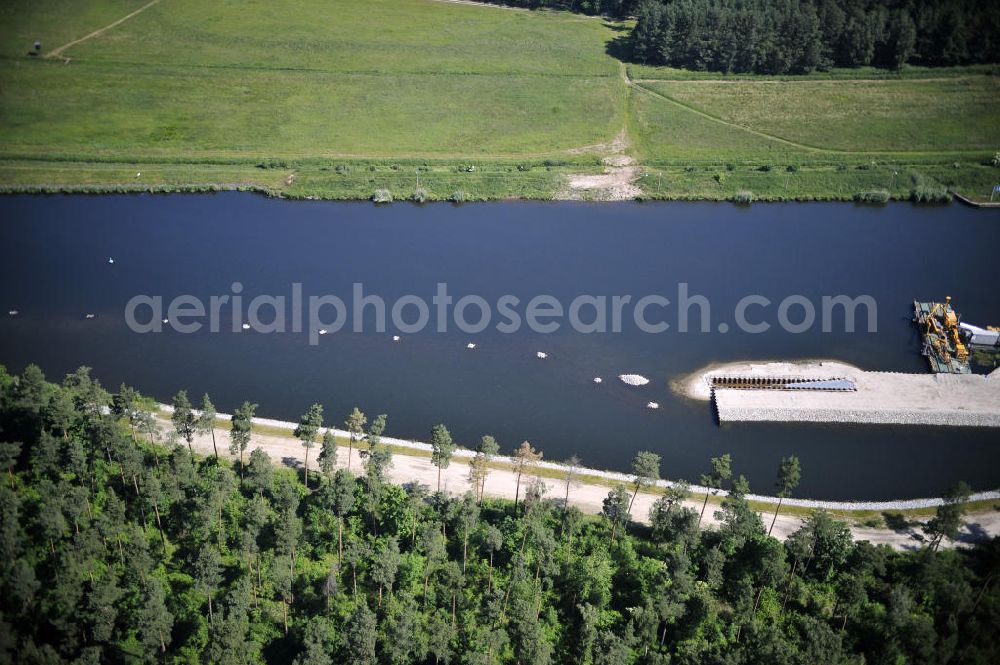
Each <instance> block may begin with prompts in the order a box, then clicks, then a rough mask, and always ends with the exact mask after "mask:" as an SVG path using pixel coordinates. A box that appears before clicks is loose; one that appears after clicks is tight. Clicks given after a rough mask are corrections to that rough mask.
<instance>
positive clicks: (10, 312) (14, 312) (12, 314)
mask: <svg viewBox="0 0 1000 665" xmlns="http://www.w3.org/2000/svg"><path fill="white" fill-rule="evenodd" d="M7 314H8V315H10V316H17V310H16V309H12V310H10V311H9V312H7Z"/></svg>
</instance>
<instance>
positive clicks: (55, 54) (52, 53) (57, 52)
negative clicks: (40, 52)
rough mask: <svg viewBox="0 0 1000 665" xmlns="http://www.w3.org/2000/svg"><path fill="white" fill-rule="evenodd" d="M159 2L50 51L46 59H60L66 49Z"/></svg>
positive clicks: (154, 1) (140, 8)
mask: <svg viewBox="0 0 1000 665" xmlns="http://www.w3.org/2000/svg"><path fill="white" fill-rule="evenodd" d="M159 1H160V0H153V1H152V2H150V3H149V4H145V5H143V6H142V7H139V9H137V10H135V11H134V12H132V13H131V14H128V15H126V16H123V17H121V18H120V19H118V20H117V21H115V22H114V23H109V24H107V25H106V26H104V27H103V28H100V29H98V30H94V31H93V32H92V33H90V34H89V35H84V36H83V37H80V38H79V39H74V40H73V41H71V42H69V43H68V44H63V45H62V46H60V47H59V48H57V49H54V50H52V51H49V52H48V53H46V54H45V57H46V58H58V57H59V56H61V55H62V53H63V51H65V50H66V49H68V48H69V47H70V46H76V45H77V44H79V43H80V42H85V41H87V40H88V39H90V38H91V37H97V36H98V35H100V34H101V33H104V32H107V31H108V30H110V29H111V28H114V27H116V26H119V25H121V24H122V23H124V22H125V21H127V20H129V19H130V18H132V17H133V16H135V15H137V14H141V13H142V12H144V11H146V10H147V9H149V8H150V7H152V6H153V5H155V4H157V3H158V2H159Z"/></svg>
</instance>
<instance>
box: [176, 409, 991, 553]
mask: <svg viewBox="0 0 1000 665" xmlns="http://www.w3.org/2000/svg"><path fill="white" fill-rule="evenodd" d="M162 408H163V410H164V411H165V412H169V407H166V406H164V407H162ZM219 415H220V417H222V418H227V417H228V416H227V415H226V414H219ZM160 422H161V424H162V425H163V427H164V428H165V429H169V428H170V422H169V415H167V416H166V418H161V421H160ZM254 422H255V423H257V424H260V425H264V426H270V427H275V428H279V429H284V430H288V431H289V435H288V436H279V435H275V434H263V433H255V434H254V435H253V439H252V441H251V444H250V450H253V449H254V448H262V449H264V450H265V451H266V452H267V453H268V455H270V456H271V459H272V460H274V461H275V462H276V463H279V462H280V463H282V464H284V465H286V466H292V467H297V468H300V467H301V464H302V461H303V459H304V453H305V449H304V448H303V447H302V446H301V445H300V443H299V442H298V441H297V440H296V439H294V438H291V436H290V433H291V430H292V429H294V428H295V424H294V423H288V422H284V421H278V420H270V419H266V418H257V419H255V420H254ZM335 432H336V433H337V435H338V436H346V435H347V433H346V432H344V431H342V430H335ZM215 438H216V443H217V445H218V447H219V452H220V454H222V455H225V456H227V457H229V455H228V451H229V430H228V428H223V427H219V428H216V430H215ZM383 441H384V442H385V443H387V444H390V445H393V446H398V447H401V448H410V449H412V450H413V451H414V454H413V455H409V454H396V455H394V456H393V460H392V467H391V469H390V470H389V476H390V478H391V479H392V481H393V482H396V483H408V482H418V483H421V484H423V485H427V486H428V487H430V488H432V489H434V488H436V487H437V469H436V468H435V467H434V466H432V465H431V462H430V459H429V458H428V457H426V456H418V455H420V454H427V453H428V452H429V450H430V446H428V445H427V444H424V443H419V442H414V441H405V440H401V439H394V438H391V437H383ZM194 447H195V448H196V449H197V451H198V452H199V453H202V454H211V453H212V437H211V436H209V435H205V436H197V437H195V440H194ZM318 453H319V447H318V446H317V447H316V448H313V450H312V451H311V454H310V456H309V458H310V461H309V464H310V467H312V468H315V464H316V462H315V459H316V455H317V454H318ZM247 454H249V450H248V451H247ZM472 455H473V453H472V452H471V451H469V450H464V449H459V450H457V451H456V452H455V457H454V458H453V459H452V463H451V465H450V466H449V467H448V468H447V469H444V470H443V471H442V473H441V489H442V490H443V491H447V492H449V493H452V494H462V493H464V492H466V491H470V490H471V486H470V485H469V483H468V474H469V467H468V461H469V459H471V457H472ZM337 462H338V465H340V466H342V467H343V466H346V465H347V449H346V446H345V445H341V446H340V449H339V451H338V456H337ZM496 462H498V463H501V464H502V463H505V462H507V463H509V462H510V458H508V457H498V458H497V459H496ZM542 466H544V467H545V468H546V469H560V468H561V465H559V464H556V463H553V462H543V463H542ZM351 470H352V471H354V472H355V473H360V472H361V460H360V456H359V455H358V452H357V451H355V452H354V455H353V457H352V461H351ZM580 471H581V473H582V474H584V475H587V476H591V477H597V478H600V479H601V480H602V481H603V482H602V483H601V484H597V483H583V484H580V485H577V486H574V487H573V488H572V490H571V492H570V503H571V504H573V505H575V506H577V507H578V508H580V509H581V510H583V511H584V512H588V513H592V514H596V513H599V512H600V511H601V507H602V502H603V501H604V498H605V497H606V496H607V494H608V489H609V486H610V485H611V484H613V483H614V482H616V481H617V482H627V481H628V480H630V477H629V476H628V475H626V474H621V473H615V472H610V471H600V470H597V469H581V470H580ZM542 480H543V482H544V483H545V485H546V487H547V488H548V492H547V494H546V495H547V496H548V497H551V498H559V497H563V496H565V491H566V490H565V484H564V483H562V482H561V481H559V480H558V479H554V478H543V479H542ZM667 482H668V481H660V483H659V485H660V486H661V487H662V486H665V485H666V484H667ZM516 484H517V476H516V475H515V474H514V473H513V472H512V471H510V470H509V469H496V468H494V469H491V471H490V474H489V477H488V479H487V481H486V493H487V494H488V495H490V496H494V497H502V498H506V499H513V498H514V492H515V489H516ZM523 484H524V482H523V480H522V485H523ZM692 489H694V491H697V490H698V489H699V488H697V487H696V486H695V487H693V488H692ZM723 494H724V493H723ZM993 494H994V495H996V497H997V498H1000V493H997V492H994V493H993ZM522 495H523V487H522ZM657 498H658V494H653V493H651V492H640V493H639V495H638V496H637V497H636V500H635V505H634V506H633V508H632V518H633V519H634V520H635V521H638V522H647V521H648V515H649V509H650V508H651V507H652V505H653V502H654V501H655V500H656V499H657ZM751 498H754V499H757V500H760V501H763V502H775V501H776V499H774V498H773V497H757V496H753V495H752V496H751ZM938 501H939V500H937V499H926V500H919V501H917V502H907V501H903V502H880V503H877V504H875V503H864V504H861V503H859V504H851V503H842V502H825V501H815V502H814V501H809V500H804V499H799V500H795V499H786V500H785V505H786V506H788V505H797V504H806V505H807V506H810V507H826V508H831V509H842V510H850V509H851V507H852V506H853V507H855V509H868V508H869V507H870V506H874V507H873V508H871V509H885V510H891V509H901V508H907V507H913V508H916V507H920V505H914V504H915V503H920V504H921V505H923V504H932V503H936V502H938ZM686 505H687V506H688V507H690V508H694V509H696V510H699V511H700V510H701V501H700V500H692V501H688V502H686ZM713 512H714V507H713V506H711V505H710V506H709V508H708V510H706V512H705V522H704V524H705V525H706V526H710V527H711V526H714V525H715V524H716V521H715V518H714V516H713ZM772 514H773V513H768V512H767V511H764V512H763V513H762V517H763V519H764V523H765V525H770V522H771V516H772ZM969 521H970V522H971V523H973V524H975V527H974V530H973V529H967V537H969V538H971V537H972V534H973V533H983V532H985V533H987V534H989V535H995V534H1000V512H996V511H991V512H989V513H983V514H981V515H976V516H974V517H970V520H969ZM801 524H802V520H801V518H799V517H796V516H794V515H785V514H782V515H779V516H778V520H777V522H776V523H775V525H774V535H775V536H776V537H778V538H782V539H784V538H786V537H787V536H788V535H790V534H791V533H792V532H794V531H795V530H797V529H798V528H799V527H800V526H801ZM854 534H855V538H856V539H861V540H870V541H872V542H874V543H886V544H889V545H892V546H893V547H895V548H897V549H906V548H914V547H919V545H920V541H919V540H918V539H917V538H916V537H915V534H916V532H915V531H913V530H907V531H902V532H896V531H891V530H886V529H866V528H854Z"/></svg>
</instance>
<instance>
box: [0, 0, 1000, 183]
mask: <svg viewBox="0 0 1000 665" xmlns="http://www.w3.org/2000/svg"><path fill="white" fill-rule="evenodd" d="M145 4H146V3H139V2H137V1H133V0H94V2H90V3H87V7H86V8H82V9H81V7H80V6H79V4H78V3H73V2H70V0H35V1H29V0H12V2H9V3H5V5H4V7H3V8H0V120H2V121H0V191H6V192H36V191H79V192H93V193H104V192H108V193H111V192H129V191H218V190H234V189H235V190H250V191H258V192H263V193H266V194H269V195H273V196H283V197H288V198H300V199H301V198H316V199H367V198H371V197H372V195H373V194H374V193H375V192H376V191H377V190H387V191H388V192H389V193H390V194H391V196H392V198H393V200H407V199H417V200H430V201H435V200H441V201H444V200H469V201H473V200H491V199H505V198H522V199H552V198H582V199H601V198H602V197H603V195H604V192H602V191H600V190H599V189H598V190H596V191H594V190H589V191H571V188H569V186H568V183H570V181H571V176H574V175H588V174H598V173H601V172H602V171H603V170H604V168H605V167H604V165H603V163H602V160H604V159H606V158H609V157H611V156H627V157H630V158H632V160H633V162H634V163H635V164H636V165H637V167H638V168H637V169H636V171H635V177H636V180H635V184H636V185H637V186H638V187H639V188H640V190H641V192H642V193H641V195H640V196H639V198H646V199H663V200H673V199H706V200H737V199H739V198H741V196H746V195H745V194H742V193H743V192H750V193H751V194H752V199H753V200H853V199H856V198H858V197H859V196H860V195H863V194H864V193H866V192H869V193H870V192H875V193H876V194H875V196H874V199H875V200H877V199H882V198H892V199H900V200H903V199H910V198H913V197H914V196H915V195H916V196H919V197H921V198H925V199H929V200H932V201H933V200H944V199H947V198H948V193H949V192H951V191H954V192H960V193H962V194H964V195H966V196H968V197H969V198H971V199H973V200H984V199H988V197H989V193H990V191H991V189H992V187H993V185H994V184H996V183H997V182H998V181H1000V168H996V167H994V166H993V165H992V159H993V156H994V155H995V154H996V152H997V150H998V149H1000V109H998V108H997V105H996V103H995V102H996V100H997V99H998V98H1000V78H998V77H996V76H995V75H996V73H997V68H996V67H993V66H975V67H966V68H962V67H953V68H943V69H922V68H917V67H907V68H904V69H903V70H901V71H900V72H887V71H885V70H875V69H870V68H865V69H859V70H834V71H831V72H819V73H815V74H812V75H809V76H806V77H764V76H738V77H722V76H720V75H718V74H713V73H710V72H686V71H682V70H675V69H670V68H664V67H660V68H653V67H643V66H638V65H627V66H626V65H624V64H623V63H621V62H620V61H619V60H618V59H616V58H615V57H614V56H613V55H612V53H617V52H619V50H620V49H619V48H618V47H619V44H620V41H621V39H622V38H623V36H624V35H626V34H627V30H628V29H629V27H630V25H629V23H628V22H624V23H614V22H609V21H606V20H603V19H599V18H594V17H585V16H580V15H575V14H569V13H565V12H551V11H536V12H528V11H512V10H506V9H503V8H498V7H495V6H469V5H461V4H453V3H446V2H435V1H434V0H340V1H339V2H333V3H331V2H326V1H324V0H302V2H300V3H297V4H296V10H295V12H288V11H286V10H285V9H284V8H282V7H280V6H274V5H273V3H268V2H264V1H263V0H251V1H250V2H247V3H240V4H238V5H236V4H230V3H207V4H206V3H201V2H197V1H196V0H170V2H159V3H155V4H153V5H151V6H149V7H148V8H146V9H144V10H143V11H141V12H139V13H136V14H135V15H133V16H130V18H128V20H126V21H123V22H121V23H119V24H115V25H113V27H110V28H108V29H107V30H105V31H103V32H100V33H99V34H97V35H95V36H93V37H90V38H88V39H84V40H83V41H79V42H77V43H73V42H76V40H79V39H80V38H81V37H84V36H86V35H88V34H91V33H93V32H95V31H98V30H100V29H101V28H105V27H108V26H109V25H112V24H114V23H115V22H116V21H117V20H118V19H121V18H122V17H125V16H129V15H130V13H131V12H134V11H135V10H136V9H137V8H138V7H140V6H142V5H145ZM35 39H40V40H41V41H42V44H43V48H42V55H41V56H40V57H34V56H28V55H27V54H26V53H27V51H28V50H30V49H31V47H32V44H33V42H34V40H35ZM66 44H72V45H71V46H68V47H67V48H65V49H63V48H62V47H63V46H65V45H66ZM867 198H872V197H870V196H869V197H867Z"/></svg>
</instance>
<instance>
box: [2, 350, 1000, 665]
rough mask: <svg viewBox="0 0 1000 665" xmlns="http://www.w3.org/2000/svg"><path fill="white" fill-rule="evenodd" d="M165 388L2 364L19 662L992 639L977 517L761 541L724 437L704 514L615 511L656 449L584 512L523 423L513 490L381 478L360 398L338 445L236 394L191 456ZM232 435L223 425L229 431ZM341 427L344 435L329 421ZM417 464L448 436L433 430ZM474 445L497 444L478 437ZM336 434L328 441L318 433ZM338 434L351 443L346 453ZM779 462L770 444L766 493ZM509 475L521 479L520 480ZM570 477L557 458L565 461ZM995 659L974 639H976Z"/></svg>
mask: <svg viewBox="0 0 1000 665" xmlns="http://www.w3.org/2000/svg"><path fill="white" fill-rule="evenodd" d="M201 406H203V407H205V409H204V411H203V412H202V413H204V414H205V415H204V417H202V416H201V415H200V414H199V413H196V412H194V411H192V410H191V404H190V402H189V401H188V400H187V398H186V395H183V394H179V395H178V397H177V399H175V409H174V410H173V412H172V414H171V430H172V431H171V432H170V434H169V436H168V437H167V441H166V442H165V443H162V444H157V443H152V442H151V441H150V439H149V438H148V437H149V435H150V434H155V429H156V427H157V425H156V423H155V421H154V419H153V418H152V409H153V408H154V407H155V404H154V402H153V401H152V400H149V399H145V398H143V397H142V396H141V395H139V394H138V393H136V392H135V391H134V390H131V389H129V388H126V387H124V386H123V387H122V388H121V389H120V390H119V391H118V392H117V393H116V394H109V393H108V392H106V391H105V390H104V389H103V388H102V387H101V386H100V385H99V384H98V383H97V382H96V381H95V380H93V379H92V378H91V377H90V375H89V373H88V371H87V370H86V369H85V368H84V369H81V370H78V371H76V372H74V373H72V374H70V375H68V376H67V377H66V380H65V381H64V382H63V383H61V384H53V383H49V382H47V381H46V380H45V378H44V376H43V375H42V374H41V372H40V371H39V370H38V369H37V368H35V367H29V368H28V369H26V370H25V371H24V372H23V373H22V374H21V375H19V376H16V377H15V376H10V375H8V374H7V372H6V371H3V370H0V426H2V430H0V431H2V435H0V464H2V467H3V470H4V478H3V481H4V482H2V483H0V511H2V515H3V520H2V522H0V525H2V532H0V535H2V538H0V554H2V559H0V560H2V563H0V590H2V600H0V622H2V624H3V627H4V631H3V635H4V638H5V640H4V645H3V649H4V656H5V657H15V656H16V658H17V660H18V661H19V662H26V663H35V662H46V663H57V662H70V661H73V662H81V661H82V662H125V661H132V660H141V661H148V662H178V663H179V662H195V661H201V662H227V663H228V662H231V663H257V662H270V663H292V662H295V663H302V664H306V663H309V664H327V663H350V664H375V663H387V664H389V663H439V662H460V663H497V664H501V663H521V664H528V663H532V664H537V665H545V664H547V663H556V662H578V663H594V664H598V663H615V664H625V665H627V664H633V663H636V664H638V663H666V662H672V663H692V664H693V663H705V662H719V663H722V662H747V663H750V662H775V663H814V662H828V663H861V662H865V663H896V662H901V661H907V662H928V663H930V662H933V663H947V662H956V663H957V662H993V660H995V657H996V655H997V654H996V648H997V647H996V643H995V640H994V639H993V634H992V631H993V630H994V629H995V621H994V618H995V614H996V612H997V610H998V608H1000V590H998V585H997V583H996V582H997V578H996V572H997V566H998V565H1000V563H998V562H1000V560H998V555H1000V549H998V544H1000V540H997V539H993V540H991V541H987V542H984V543H982V544H980V545H976V546H974V547H971V548H968V549H940V548H939V546H940V544H941V542H942V540H944V539H947V538H949V537H953V536H954V534H955V533H956V531H957V529H958V526H959V525H960V523H961V521H962V511H963V508H962V498H963V493H967V489H962V488H958V489H957V491H956V493H955V494H954V495H953V496H952V498H951V499H950V500H949V501H948V503H946V504H945V506H942V507H941V508H939V509H938V510H937V511H936V515H935V518H934V520H932V522H931V524H930V525H929V527H928V536H929V540H928V542H927V543H926V544H925V545H924V546H922V547H921V548H920V549H919V550H917V551H911V552H896V551H893V550H891V549H889V548H888V547H884V546H881V547H880V546H873V545H871V544H870V543H868V542H854V541H853V540H852V538H851V534H850V531H849V530H848V529H847V527H846V525H844V524H843V523H841V522H839V521H837V520H836V519H834V518H832V517H831V516H830V515H829V514H828V513H825V512H823V511H819V512H816V513H814V514H813V515H812V516H811V517H810V518H809V519H808V520H807V521H806V522H805V523H804V524H803V526H802V527H801V529H799V530H798V531H796V532H795V533H793V534H791V536H790V537H789V538H788V539H787V540H786V541H785V542H784V543H782V542H779V541H778V540H775V539H773V538H771V537H769V536H768V533H767V531H768V527H767V523H766V522H765V521H762V519H761V517H760V516H758V514H757V513H756V512H755V511H754V510H753V509H752V507H751V506H750V505H749V503H748V502H747V500H746V492H747V486H746V481H745V479H743V478H742V477H741V476H738V475H735V476H734V473H733V469H732V467H731V464H730V463H729V460H728V457H726V458H719V459H717V460H713V463H712V470H711V473H710V474H708V478H707V480H706V482H708V483H710V484H712V485H713V486H721V485H723V484H728V486H729V490H730V493H729V496H728V497H727V498H726V499H725V500H724V501H723V502H722V503H721V504H720V505H719V506H717V510H716V511H715V512H716V518H717V519H718V520H719V524H720V526H719V528H718V529H712V530H703V529H701V528H699V523H700V522H701V521H702V515H701V514H699V512H698V511H697V510H693V509H691V508H687V507H684V506H683V505H682V504H681V503H680V500H681V499H682V498H683V497H682V494H683V493H682V492H675V493H672V494H667V495H665V496H664V497H662V499H661V500H659V501H657V502H656V504H655V505H654V507H653V510H652V511H651V515H650V517H651V524H650V526H649V527H644V526H640V525H636V524H632V523H630V522H629V520H628V519H627V512H628V510H629V508H630V504H631V503H632V501H634V498H635V495H636V493H637V492H638V491H639V490H640V489H641V488H644V487H647V486H648V485H649V484H650V483H652V482H653V481H655V480H656V479H657V478H658V477H659V464H660V460H659V457H658V456H657V455H654V454H652V453H640V454H639V455H637V456H636V460H635V463H634V468H633V476H632V477H633V480H632V481H631V482H629V483H627V484H626V483H622V484H620V485H618V486H616V487H615V488H613V489H612V490H611V491H610V492H609V493H608V495H607V498H606V499H605V501H604V505H603V511H602V514H601V515H600V516H598V517H592V516H587V515H583V514H582V513H580V512H579V511H578V510H577V509H575V508H573V507H572V506H568V505H566V504H565V503H564V502H563V501H562V500H561V498H562V497H556V498H553V499H550V498H548V497H546V496H545V493H544V490H543V489H542V488H541V487H540V486H539V485H538V484H537V483H536V482H534V481H533V480H532V478H533V473H534V465H535V464H536V463H537V459H538V458H539V457H540V455H538V454H537V452H536V451H534V450H533V449H531V447H530V446H527V445H523V446H522V447H521V449H519V453H518V455H517V460H518V463H519V465H520V466H519V470H520V471H521V472H523V478H522V480H523V485H521V486H520V487H519V489H520V491H519V494H518V497H517V498H516V499H515V501H513V502H511V501H505V500H493V499H489V498H485V497H481V496H476V494H475V493H471V492H470V493H468V494H465V495H464V496H462V497H453V496H449V495H446V494H441V493H438V492H435V491H433V490H432V489H431V488H429V487H426V486H422V485H419V484H410V485H407V486H399V485H395V484H392V483H390V482H388V479H387V475H386V470H387V468H388V466H389V465H390V464H391V462H392V451H391V450H389V449H388V448H386V447H384V446H383V445H382V441H381V438H382V434H383V432H384V428H385V425H386V421H385V418H384V416H379V417H375V418H371V419H366V418H364V417H363V415H362V414H360V413H359V412H358V413H352V414H350V415H349V416H348V421H347V422H348V426H349V428H350V430H351V431H352V432H353V433H355V435H356V438H357V439H358V440H365V441H366V443H367V450H366V451H365V454H363V455H360V454H359V455H356V460H355V464H354V466H353V468H354V469H355V470H356V472H357V473H358V474H359V475H357V476H355V475H354V474H353V473H352V472H351V471H348V470H347V469H344V468H342V467H340V468H338V465H337V459H338V456H343V455H344V453H345V451H344V450H343V449H342V444H339V443H338V442H337V441H335V440H334V439H333V437H330V436H326V435H324V434H323V433H322V430H323V424H324V421H323V412H322V409H321V407H319V406H318V405H314V406H313V407H312V408H310V409H309V410H308V412H307V413H306V414H304V415H303V417H302V419H301V421H300V423H299V425H298V427H297V428H296V431H295V436H296V438H297V439H298V440H299V442H300V444H301V445H302V446H303V448H304V449H305V450H306V451H307V452H308V451H309V450H311V449H315V450H316V454H315V455H314V460H315V462H314V463H313V465H312V466H309V465H308V464H306V465H305V466H304V467H303V468H302V469H295V468H293V469H288V468H281V467H275V466H274V464H273V462H272V460H271V459H270V458H269V457H268V455H267V453H265V452H264V451H263V450H262V449H259V448H256V449H255V448H254V445H253V437H254V435H255V431H254V430H255V426H254V425H253V424H252V422H251V420H250V418H251V416H252V414H253V411H254V406H253V405H251V404H249V403H247V404H244V406H243V407H241V409H239V410H238V411H237V414H236V415H235V416H234V418H233V420H232V422H231V423H230V424H231V427H232V429H233V432H234V437H233V439H232V440H233V442H234V444H233V445H234V447H235V448H237V449H238V450H236V452H237V453H239V456H238V459H237V460H235V461H233V462H230V461H229V460H228V459H226V458H224V457H219V456H218V455H212V454H209V455H208V456H205V457H203V456H200V455H195V454H193V453H192V452H191V449H190V447H189V446H190V442H191V441H192V439H193V438H194V436H195V434H196V433H197V432H199V431H204V430H205V429H206V428H207V429H208V430H211V425H212V416H213V411H214V407H212V405H211V403H210V402H209V401H207V400H205V401H204V402H203V403H202V404H201ZM237 433H238V434H239V436H236V434H237ZM352 439H353V437H352ZM433 440H434V450H433V456H432V462H433V464H434V465H435V466H437V467H438V468H439V469H440V468H446V467H447V466H448V465H449V464H450V461H451V457H452V455H453V453H454V443H453V442H452V440H451V437H450V435H449V434H448V432H447V430H446V429H445V428H444V427H443V426H440V427H437V428H435V432H434V437H433ZM486 444H487V442H486V441H484V446H483V447H484V450H485V451H486V452H484V454H485V455H487V456H488V455H489V451H492V452H494V453H495V452H496V447H495V446H487V445H486ZM338 448H339V450H338ZM351 452H354V453H358V451H351ZM799 472H800V469H799V468H798V464H797V461H795V460H794V458H788V459H786V460H783V462H782V465H781V470H780V471H779V474H778V485H779V490H780V491H781V492H782V493H783V494H788V493H790V492H791V491H793V489H794V487H795V485H796V484H797V482H798V478H799ZM519 478H520V477H519ZM566 487H567V492H569V491H572V479H570V480H568V481H567V484H566ZM991 653H992V654H993V656H990V654H991Z"/></svg>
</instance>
